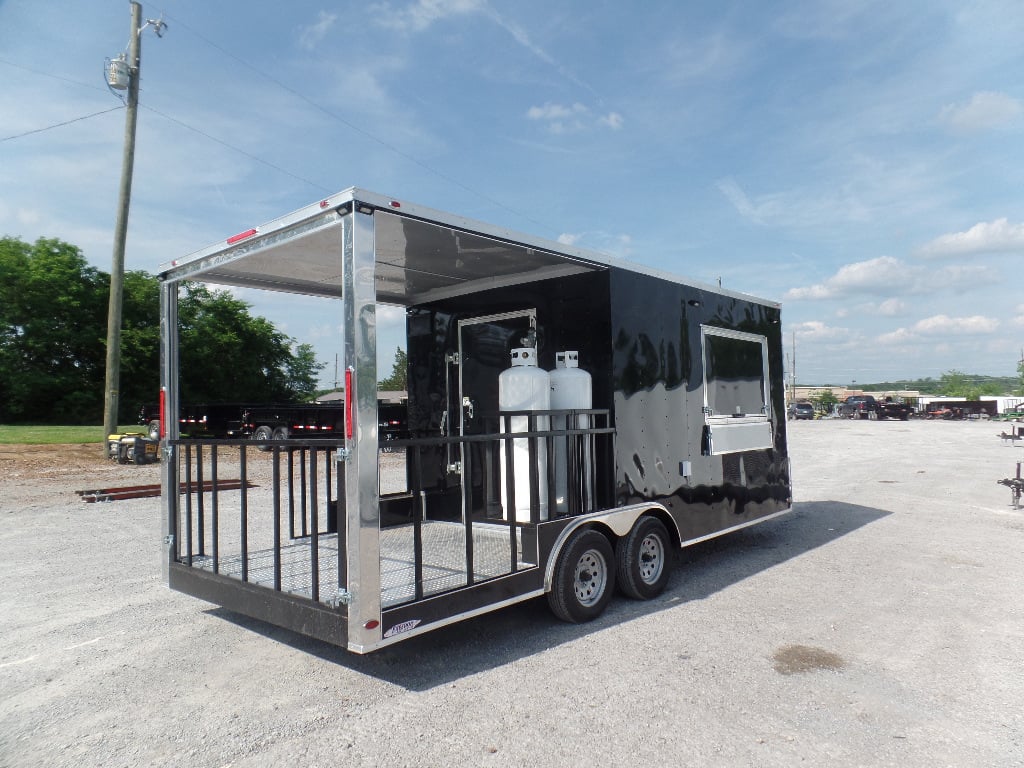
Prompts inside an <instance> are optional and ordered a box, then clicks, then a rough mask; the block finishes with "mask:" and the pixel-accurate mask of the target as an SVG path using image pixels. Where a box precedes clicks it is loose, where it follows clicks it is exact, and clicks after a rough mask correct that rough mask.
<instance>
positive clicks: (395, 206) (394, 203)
mask: <svg viewBox="0 0 1024 768" xmlns="http://www.w3.org/2000/svg"><path fill="white" fill-rule="evenodd" d="M390 205H391V207H392V208H401V207H402V204H401V203H400V202H398V201H397V200H392V201H391V203H390Z"/></svg>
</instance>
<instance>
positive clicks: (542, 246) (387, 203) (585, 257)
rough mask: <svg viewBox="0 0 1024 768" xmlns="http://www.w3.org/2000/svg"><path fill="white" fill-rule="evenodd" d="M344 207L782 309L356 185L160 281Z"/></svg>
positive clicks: (163, 270)
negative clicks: (243, 243)
mask: <svg viewBox="0 0 1024 768" xmlns="http://www.w3.org/2000/svg"><path fill="white" fill-rule="evenodd" d="M348 204H351V205H353V206H357V205H366V206H369V207H371V208H374V209H379V210H384V211H389V212H390V213H394V214H397V215H400V216H408V217H410V218H416V219H421V220H423V221H428V222H433V223H437V224H442V225H444V226H448V227H452V228H453V229H459V230H465V231H467V232H472V233H475V234H479V235H483V236H485V237H491V238H496V239H499V240H504V241H507V242H510V243H517V244H522V245H526V246H529V247H532V248H536V249H538V250H544V251H549V252H551V253H554V254H559V255H563V256H567V257H569V258H573V259H578V260H580V261H586V262H591V263H593V264H596V265H602V266H607V267H614V268H617V269H622V270H626V271H629V272H637V273H640V274H644V275H648V276H650V277H656V278H659V279H662V280H668V281H670V282H674V283H680V284H683V285H687V286H690V287H692V288H696V289H698V290H705V291H710V292H713V293H716V294H720V295H725V296H730V297H733V298H737V299H742V300H746V301H752V302H755V303H758V304H763V305H766V306H770V307H775V308H779V307H781V303H780V302H778V301H775V300H772V299H767V298H763V297H759V296H755V295H753V294H750V293H746V292H744V291H737V290H732V289H729V288H723V287H721V286H715V285H712V284H710V283H705V282H703V281H699V280H695V279H692V278H689V277H685V276H683V275H679V274H675V273H672V272H668V271H666V270H663V269H659V268H657V267H651V266H648V265H645V264H641V263H638V262H635V261H631V260H628V259H623V258H619V257H617V256H612V255H611V254H608V253H604V252H602V251H595V250H590V249H585V248H579V247H576V246H572V245H567V244H565V243H560V242H558V241H557V240H549V239H547V238H543V237H539V236H536V235H530V234H527V233H524V232H520V231H517V230H513V229H510V228H507V227H502V226H499V225H495V224H489V223H486V222H483V221H479V220H476V219H470V218H467V217H465V216H460V215H458V214H453V213H449V212H447V211H442V210H439V209H436V208H431V207H429V206H425V205H420V204H418V203H413V202H409V201H406V200H403V199H400V198H396V197H389V196H386V195H381V194H379V193H376V192H372V191H370V190H366V189H362V188H360V187H348V188H347V189H343V190H341V191H339V192H336V193H335V194H333V195H330V196H328V197H326V198H322V199H321V200H319V201H317V202H315V203H311V204H310V205H307V206H304V207H302V208H299V209H297V210H295V211H292V212H291V213H288V214H285V215H284V216H279V217H278V218H276V219H272V220H270V221H268V222H265V223H263V224H259V225H258V226H255V227H253V228H251V229H249V230H245V231H242V232H240V233H239V234H238V235H235V236H233V237H230V238H227V239H226V240H222V241H219V242H217V243H214V244H211V245H209V246H206V247H205V248H201V249H199V250H197V251H194V252H192V253H190V254H188V255H187V256H184V257H183V258H180V259H174V260H172V261H169V262H165V263H164V264H161V265H160V267H159V268H158V274H159V275H160V276H161V277H162V278H169V277H173V275H174V273H176V272H179V271H188V270H187V269H186V268H187V267H188V266H189V265H194V264H195V262H198V261H201V260H203V259H205V258H208V257H210V256H212V255H214V254H217V253H219V252H222V251H226V250H229V249H231V248H233V247H234V246H235V244H236V243H238V242H240V241H244V240H245V239H246V238H248V237H254V236H257V235H260V236H263V235H266V234H269V233H272V232H275V231H279V230H282V229H285V228H288V227H292V226H295V225H296V224H298V223H300V222H302V221H305V220H307V219H309V218H312V217H314V216H320V215H323V214H324V213H325V212H326V211H330V210H337V209H339V208H343V207H345V206H346V205H348Z"/></svg>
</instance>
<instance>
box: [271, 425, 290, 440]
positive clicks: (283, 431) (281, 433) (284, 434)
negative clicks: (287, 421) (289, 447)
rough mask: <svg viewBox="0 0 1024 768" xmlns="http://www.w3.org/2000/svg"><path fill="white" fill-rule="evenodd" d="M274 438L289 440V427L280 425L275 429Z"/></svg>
mask: <svg viewBox="0 0 1024 768" xmlns="http://www.w3.org/2000/svg"><path fill="white" fill-rule="evenodd" d="M273 438H274V440H287V439H288V427H278V428H277V429H275V430H274V434H273Z"/></svg>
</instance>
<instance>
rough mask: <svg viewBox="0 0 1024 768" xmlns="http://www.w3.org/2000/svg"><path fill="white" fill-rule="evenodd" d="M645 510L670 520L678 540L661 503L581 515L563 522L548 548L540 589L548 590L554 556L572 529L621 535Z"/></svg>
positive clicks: (564, 543)
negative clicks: (563, 527) (542, 585)
mask: <svg viewBox="0 0 1024 768" xmlns="http://www.w3.org/2000/svg"><path fill="white" fill-rule="evenodd" d="M648 513H653V514H654V515H655V516H656V517H657V518H658V519H659V520H661V521H662V522H663V523H665V524H666V525H669V523H671V525H670V526H669V531H670V532H674V533H675V535H676V542H677V543H678V542H679V541H680V540H681V539H680V534H679V528H678V526H677V525H676V523H675V520H674V519H673V518H672V515H671V514H669V511H668V509H667V508H666V507H665V506H664V505H663V504H656V503H651V502H647V503H644V504H631V505H629V506H626V507H616V508H615V509H607V510H603V511H600V512H594V513H591V514H589V515H582V516H581V517H578V518H577V519H576V520H574V521H573V523H572V525H569V526H566V528H565V530H563V531H562V532H561V533H560V534H559V535H558V538H557V539H556V540H555V544H554V546H553V547H552V548H551V556H550V557H549V558H548V561H547V563H546V564H545V567H544V591H545V592H550V591H551V587H552V585H553V584H554V580H555V566H556V565H557V563H558V558H559V557H560V556H561V554H562V550H563V549H565V545H566V542H567V541H568V540H569V538H570V537H571V536H572V535H573V534H574V533H575V532H576V531H578V530H579V529H581V528H595V529H597V530H599V531H601V532H602V533H605V534H606V535H607V534H610V538H611V537H614V538H615V539H621V538H622V537H623V536H625V535H626V534H627V533H629V532H630V530H632V528H633V526H634V525H635V524H636V521H637V520H639V519H640V518H641V517H642V516H643V515H645V514H648ZM612 544H613V545H614V544H615V541H612Z"/></svg>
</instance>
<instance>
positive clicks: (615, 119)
mask: <svg viewBox="0 0 1024 768" xmlns="http://www.w3.org/2000/svg"><path fill="white" fill-rule="evenodd" d="M597 122H599V123H600V124H601V125H607V126H608V127H609V128H611V129H612V130H613V131H617V130H619V129H621V128H622V122H623V121H622V115H620V114H619V113H618V112H609V113H608V114H607V115H605V116H604V117H601V118H598V120H597Z"/></svg>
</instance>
